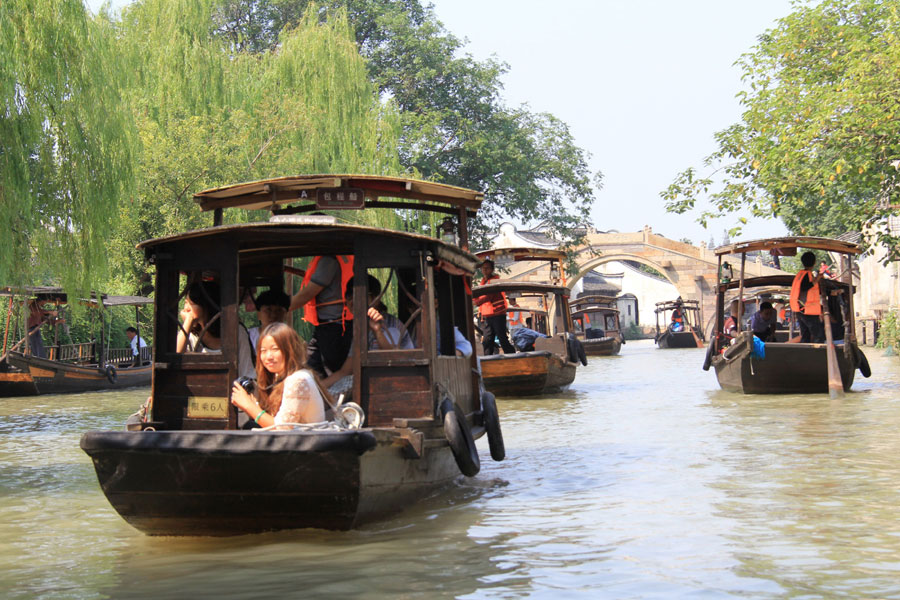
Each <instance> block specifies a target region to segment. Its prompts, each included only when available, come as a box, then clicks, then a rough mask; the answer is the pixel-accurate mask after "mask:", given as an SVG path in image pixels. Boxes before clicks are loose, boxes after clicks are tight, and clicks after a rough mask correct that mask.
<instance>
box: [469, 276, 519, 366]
mask: <svg viewBox="0 0 900 600" xmlns="http://www.w3.org/2000/svg"><path fill="white" fill-rule="evenodd" d="M481 274H482V278H481V285H487V284H488V283H490V282H491V281H495V280H498V279H500V276H499V275H497V274H496V273H495V272H494V261H492V260H491V259H487V260H485V261H484V262H483V263H481ZM472 301H473V302H474V303H475V306H477V307H478V311H479V312H480V313H481V318H482V319H484V321H485V323H487V328H486V330H485V332H484V338H483V339H482V341H481V346H482V348H484V354H485V356H490V355H491V354H496V353H497V343H496V341H495V338H496V339H498V340H500V346H501V347H502V348H503V353H504V354H513V353H514V352H515V351H516V349H515V348H513V345H512V344H511V343H510V341H509V335H508V334H507V330H506V306H507V305H506V294H504V293H503V292H497V293H494V294H485V295H483V296H476V297H474V298H472Z"/></svg>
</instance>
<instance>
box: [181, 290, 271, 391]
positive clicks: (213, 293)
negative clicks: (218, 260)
mask: <svg viewBox="0 0 900 600" xmlns="http://www.w3.org/2000/svg"><path fill="white" fill-rule="evenodd" d="M220 298H221V295H220V293H219V284H218V283H216V282H214V281H205V282H200V281H195V282H194V283H192V284H190V286H189V287H188V291H187V294H186V295H185V297H184V308H183V309H182V310H181V318H182V319H183V321H184V322H183V324H182V326H181V327H180V328H179V329H178V337H177V339H176V342H175V351H176V352H179V353H180V352H185V351H187V352H221V351H222V340H221V338H220V336H221V330H222V319H221V317H220V318H218V319H213V317H215V316H216V315H217V314H218V313H219V311H220V310H221V309H220V308H219V307H217V306H216V305H215V303H216V302H218V301H220ZM240 329H241V331H240V332H239V333H238V376H240V377H250V378H253V377H255V376H256V371H255V369H254V368H253V354H252V352H253V351H252V350H251V349H250V336H249V335H248V334H247V330H246V329H245V328H244V326H243V325H240ZM185 333H187V335H185Z"/></svg>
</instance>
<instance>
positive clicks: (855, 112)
mask: <svg viewBox="0 0 900 600" xmlns="http://www.w3.org/2000/svg"><path fill="white" fill-rule="evenodd" d="M898 7H900V5H898V3H897V2H896V1H891V2H885V1H882V0H824V1H822V2H821V3H819V4H818V5H816V6H814V7H806V6H800V5H799V4H798V5H796V6H795V10H794V12H793V13H792V14H790V15H789V16H787V17H785V18H784V19H782V20H780V21H779V22H778V24H777V26H776V27H775V28H774V29H772V30H770V31H768V32H766V33H765V34H764V35H762V36H760V38H759V43H758V45H757V46H756V47H755V48H754V50H753V51H752V52H751V53H748V54H746V55H745V56H743V57H742V58H741V60H740V61H738V64H739V65H740V66H741V68H742V70H743V78H744V82H745V85H746V88H747V89H746V90H745V91H744V92H742V93H741V94H740V95H739V97H740V99H741V103H742V104H743V106H744V109H745V110H744V113H743V115H742V117H741V121H740V122H738V123H736V124H734V125H732V126H731V127H729V128H727V129H725V130H723V131H720V132H719V133H717V134H716V140H717V143H718V149H717V150H716V152H714V153H713V154H712V155H711V156H709V157H708V158H707V159H706V167H707V169H708V170H709V172H705V173H699V172H698V171H697V170H696V169H694V168H690V169H687V170H686V171H684V172H683V173H681V174H680V175H679V176H678V177H677V178H676V180H675V181H674V182H673V184H672V185H671V186H670V187H669V189H668V190H666V192H664V193H663V197H664V199H665V200H666V201H667V208H668V209H669V210H670V211H674V212H679V213H680V212H685V211H687V210H691V209H693V208H694V207H695V206H696V202H697V201H698V200H700V199H708V200H710V201H711V204H712V207H711V209H709V210H705V211H703V212H701V214H700V217H699V219H700V220H701V222H703V221H705V220H706V219H708V218H710V217H717V216H721V215H724V214H728V213H730V212H732V211H735V210H737V209H740V208H748V209H750V211H751V212H752V214H753V215H756V216H776V217H779V218H781V219H782V220H783V221H784V222H785V224H786V225H787V226H788V228H789V229H790V230H791V231H792V232H793V233H796V234H815V235H837V234H840V233H844V232H846V231H861V230H863V229H864V228H866V227H871V226H874V227H873V229H874V230H876V231H880V232H881V235H880V241H882V242H883V243H885V244H886V245H887V246H888V247H889V248H890V249H891V256H893V257H894V258H897V257H898V256H900V238H898V237H897V236H895V235H891V234H890V232H889V229H888V228H886V227H884V226H883V225H884V221H885V220H886V219H887V217H889V216H891V215H895V214H896V213H897V210H896V207H897V206H898V204H900V187H898V184H900V178H898V166H900V162H898V161H900V137H898V136H897V131H898V125H900V15H898ZM715 170H718V175H716V174H714V171H715Z"/></svg>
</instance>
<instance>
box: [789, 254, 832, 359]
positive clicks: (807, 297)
mask: <svg viewBox="0 0 900 600" xmlns="http://www.w3.org/2000/svg"><path fill="white" fill-rule="evenodd" d="M800 262H801V263H803V268H802V269H800V270H799V271H798V272H797V274H796V275H795V276H794V281H793V283H792V284H791V314H794V315H797V322H798V323H799V325H800V341H801V342H802V343H808V342H813V343H815V344H821V343H822V342H824V341H825V325H824V323H822V305H821V303H820V301H819V279H821V278H822V275H823V274H824V273H821V272H820V273H818V274H817V273H814V272H813V270H812V269H813V267H814V266H815V264H816V255H815V254H813V253H812V252H804V253H803V256H801V257H800Z"/></svg>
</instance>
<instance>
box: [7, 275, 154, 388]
mask: <svg viewBox="0 0 900 600" xmlns="http://www.w3.org/2000/svg"><path fill="white" fill-rule="evenodd" d="M3 296H7V297H8V298H9V302H8V308H7V315H6V327H5V328H4V333H3V352H2V354H0V397H9V396H35V395H38V394H68V393H76V392H93V391H100V390H111V389H122V388H129V387H140V386H146V385H150V375H151V367H150V348H149V347H147V348H142V349H141V358H140V360H135V357H134V356H132V349H131V347H130V346H127V347H125V348H111V347H110V343H109V342H110V340H109V336H108V335H107V334H106V332H107V322H106V314H105V313H106V310H109V309H112V308H118V307H123V306H133V307H135V321H134V326H135V329H137V330H138V335H140V318H139V314H138V310H137V309H138V307H140V306H144V305H147V304H152V303H153V300H151V299H149V298H143V297H141V296H107V295H105V294H103V295H100V296H99V297H92V298H90V299H85V300H80V302H83V303H85V304H87V305H88V307H89V309H91V310H93V311H95V312H94V314H96V315H99V319H98V320H97V321H96V325H97V327H96V329H98V330H99V341H98V339H97V338H96V337H95V338H94V339H91V340H89V341H84V342H73V341H72V340H71V339H70V340H69V343H67V344H64V343H62V340H61V339H60V331H59V330H60V323H61V320H62V316H60V313H62V312H63V311H64V310H65V308H66V306H67V304H68V297H67V294H66V293H65V292H64V291H63V290H62V289H61V288H55V287H25V288H12V287H4V288H0V297H3ZM32 301H35V302H37V303H38V304H39V305H40V306H42V307H43V306H45V305H47V304H52V305H53V306H54V311H55V312H56V313H57V318H54V319H53V320H52V321H53V322H52V325H53V344H52V345H50V346H47V347H46V348H43V343H41V345H40V349H41V350H42V352H40V353H39V354H34V353H33V352H32V348H31V344H30V343H29V336H30V335H31V336H35V335H37V336H40V327H41V325H38V327H37V331H35V330H34V328H33V329H32V331H25V330H26V328H27V327H26V325H25V323H27V317H26V316H25V314H23V313H26V314H27V311H28V305H29V304H30V303H31V302H32ZM17 306H18V307H19V308H21V309H22V310H19V311H14V308H15V307H17ZM14 312H15V315H14V314H13V313H14ZM13 321H15V324H14V325H13V324H12V323H13ZM10 327H12V330H13V331H12V333H13V339H16V338H18V341H16V342H15V343H13V344H12V345H9V346H8V343H9V334H10ZM20 336H21V337H20Z"/></svg>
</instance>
